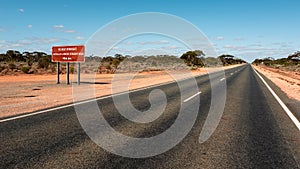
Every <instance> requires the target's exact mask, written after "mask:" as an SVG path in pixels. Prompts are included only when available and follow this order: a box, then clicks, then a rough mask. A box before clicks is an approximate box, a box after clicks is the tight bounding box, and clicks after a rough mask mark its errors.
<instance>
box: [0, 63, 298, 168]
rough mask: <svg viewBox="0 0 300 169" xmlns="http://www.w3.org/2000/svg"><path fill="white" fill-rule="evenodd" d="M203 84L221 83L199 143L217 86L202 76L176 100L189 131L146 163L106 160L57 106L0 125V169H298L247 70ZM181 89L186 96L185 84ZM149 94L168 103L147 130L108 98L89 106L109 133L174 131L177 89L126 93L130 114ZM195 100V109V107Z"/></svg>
mask: <svg viewBox="0 0 300 169" xmlns="http://www.w3.org/2000/svg"><path fill="white" fill-rule="evenodd" d="M211 77H213V78H219V79H218V81H219V82H220V83H223V82H226V84H227V88H226V91H227V95H226V104H225V108H224V112H223V116H222V118H221V120H220V123H219V125H218V127H217V129H216V130H215V132H214V133H213V135H212V136H211V137H210V138H209V139H208V140H207V141H205V142H204V143H202V144H200V143H199V135H200V133H201V131H202V128H203V127H204V124H205V121H206V119H207V117H208V112H209V110H210V108H211V106H218V105H211V100H212V98H211V89H212V86H213V85H217V84H210V79H209V76H208V75H205V76H199V77H197V78H196V82H197V85H198V93H189V92H187V93H186V94H185V95H184V96H182V97H184V98H183V99H182V100H184V104H185V106H187V107H188V106H199V107H197V109H198V108H199V112H198V116H197V117H196V118H195V119H190V120H195V124H194V125H193V127H192V129H191V131H190V132H189V133H188V134H187V136H186V137H185V138H184V139H183V140H182V141H181V142H180V143H179V144H177V145H176V146H175V147H174V148H172V149H170V150H169V151H167V152H165V153H162V154H159V155H157V156H153V157H148V158H127V157H121V156H118V155H115V154H113V153H110V152H108V151H106V150H104V149H102V148H101V147H99V146H98V145H97V144H95V143H94V142H93V141H92V140H91V139H90V138H89V137H88V135H87V134H86V133H85V132H84V130H83V129H82V127H81V125H80V123H79V121H78V118H77V116H76V113H75V110H74V108H73V107H65V108H62V109H57V110H53V111H50V112H47V113H42V114H38V115H34V116H28V117H24V118H20V119H15V120H10V121H5V122H2V123H0V135H1V136H0V141H1V144H0V161H1V163H0V168H300V165H299V162H300V150H299V146H300V134H299V133H300V131H299V130H298V128H297V127H296V126H295V124H294V123H293V122H292V121H291V119H290V118H289V117H288V115H287V114H286V112H285V111H284V110H283V109H282V107H281V106H280V105H279V104H278V102H277V100H276V99H274V97H273V95H272V94H271V93H270V91H269V90H268V89H267V88H266V86H265V84H264V83H263V82H262V81H261V79H260V78H259V77H258V76H257V74H256V73H255V72H254V70H253V68H252V67H251V66H250V65H243V66H240V67H236V68H233V69H229V70H226V71H225V77H222V76H221V74H220V76H219V75H217V73H216V74H215V75H214V76H211ZM183 84H185V85H186V90H188V86H189V85H190V82H189V80H188V79H187V80H185V81H183ZM153 89H160V90H161V91H163V92H164V93H165V94H166V98H167V101H168V102H167V105H166V109H165V111H164V112H163V114H162V115H161V116H160V117H159V118H158V119H157V120H155V121H153V122H151V123H134V122H132V121H129V120H128V119H126V118H124V117H123V116H122V115H120V114H119V113H118V111H117V109H116V107H115V105H114V103H113V99H112V98H110V97H107V98H104V99H99V100H98V101H97V103H98V105H99V108H100V110H101V112H102V113H103V115H104V117H105V118H106V120H107V121H108V122H109V124H110V125H111V126H112V127H113V128H114V129H115V130H116V131H118V132H120V133H123V134H124V135H128V136H132V137H137V138H146V137H152V136H156V135H158V134H160V133H163V132H164V131H166V130H168V129H169V128H170V127H171V126H172V125H173V124H174V122H175V121H176V119H177V116H178V114H179V110H180V106H181V98H180V97H179V96H180V94H179V93H180V92H179V87H178V84H177V83H169V84H164V85H161V86H156V87H153V88H147V89H145V90H138V91H135V92H131V93H130V94H129V96H130V99H131V102H132V103H133V105H134V107H135V108H136V109H138V110H141V111H145V110H148V109H149V108H150V107H151V104H150V102H149V100H148V96H149V93H150V92H151V91H153ZM199 96H200V104H198V103H197V102H195V98H197V97H199ZM120 97H122V95H120ZM89 104H91V103H85V105H86V107H89ZM157 104H158V105H159V103H157ZM293 110H294V109H293ZM87 111H88V110H87ZM108 141H111V142H117V141H118V140H108ZM122 146H124V147H125V146H126V145H125V144H124V145H121V147H120V148H124V147H122Z"/></svg>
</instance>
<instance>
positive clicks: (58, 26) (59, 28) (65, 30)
mask: <svg viewBox="0 0 300 169" xmlns="http://www.w3.org/2000/svg"><path fill="white" fill-rule="evenodd" d="M64 28H65V26H64V25H53V29H54V30H55V31H57V32H63V33H75V32H76V31H75V30H73V29H64Z"/></svg>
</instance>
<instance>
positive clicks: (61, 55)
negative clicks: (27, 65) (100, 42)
mask: <svg viewBox="0 0 300 169" xmlns="http://www.w3.org/2000/svg"><path fill="white" fill-rule="evenodd" d="M52 62H84V45H77V46H53V47H52Z"/></svg>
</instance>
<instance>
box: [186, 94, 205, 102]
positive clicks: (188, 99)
mask: <svg viewBox="0 0 300 169" xmlns="http://www.w3.org/2000/svg"><path fill="white" fill-rule="evenodd" d="M200 93H201V92H198V93H196V94H194V95H193V96H191V97H189V98H187V99H185V100H184V101H183V102H184V103H185V102H188V101H190V100H191V99H192V98H194V97H196V96H198V95H199V94H200Z"/></svg>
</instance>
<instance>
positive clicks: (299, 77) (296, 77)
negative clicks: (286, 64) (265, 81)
mask: <svg viewBox="0 0 300 169" xmlns="http://www.w3.org/2000/svg"><path fill="white" fill-rule="evenodd" d="M254 67H255V69H256V70H258V71H259V72H260V73H262V74H263V75H265V76H266V77H267V78H269V79H270V80H271V81H272V82H273V83H275V84H276V85H277V86H278V87H279V88H280V89H281V90H282V91H283V92H285V93H286V95H287V96H288V97H290V98H292V99H296V100H298V101H300V94H299V93H300V72H296V71H286V70H280V69H275V68H270V67H266V66H254Z"/></svg>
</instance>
